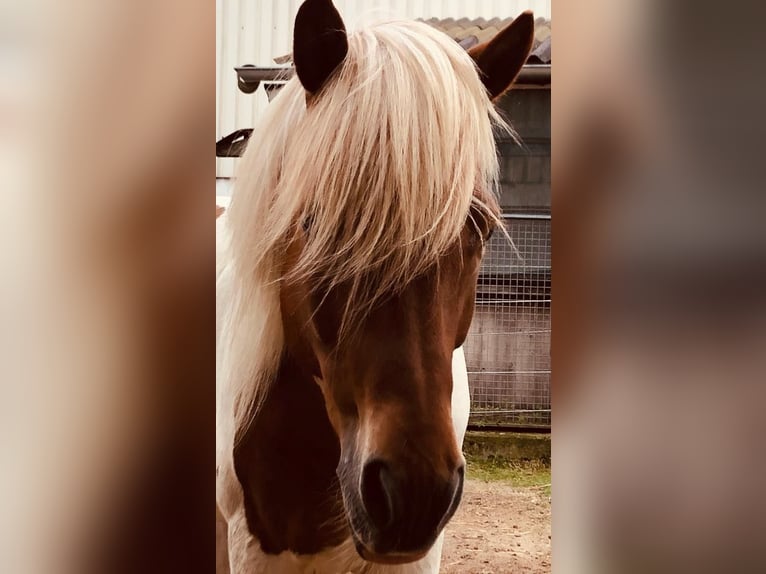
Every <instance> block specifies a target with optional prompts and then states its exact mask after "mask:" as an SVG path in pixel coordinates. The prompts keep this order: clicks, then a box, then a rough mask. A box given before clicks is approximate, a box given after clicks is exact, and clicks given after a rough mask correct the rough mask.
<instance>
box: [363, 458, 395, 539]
mask: <svg viewBox="0 0 766 574" xmlns="http://www.w3.org/2000/svg"><path fill="white" fill-rule="evenodd" d="M361 486H362V503H363V504H364V508H365V510H366V511H367V515H368V516H369V517H370V521H371V522H372V523H373V524H374V525H375V526H376V527H377V528H378V529H379V530H384V529H385V528H387V527H389V526H390V525H391V523H392V522H393V520H394V512H393V500H392V498H391V490H392V486H393V485H392V480H391V474H390V472H389V470H388V466H387V465H386V463H385V462H383V461H382V460H372V461H370V462H368V463H367V464H365V465H364V468H363V469H362V485H361Z"/></svg>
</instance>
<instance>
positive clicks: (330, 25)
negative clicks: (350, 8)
mask: <svg viewBox="0 0 766 574" xmlns="http://www.w3.org/2000/svg"><path fill="white" fill-rule="evenodd" d="M347 53H348V38H347V37H346V27H345V26H344V24H343V20H342V19H341V17H340V14H338V11H337V10H336V9H335V6H333V4H332V1H331V0H306V1H305V2H304V3H303V5H302V6H301V7H300V9H299V10H298V15H297V16H296V17H295V33H294V35H293V62H294V63H295V73H296V74H298V79H299V80H300V81H301V84H303V87H304V88H306V90H307V91H308V92H310V93H312V94H313V93H315V92H317V91H319V89H320V88H321V87H322V86H323V85H324V83H325V82H326V81H327V78H329V77H330V74H332V73H333V71H334V70H335V68H337V67H338V66H339V65H340V63H341V62H342V61H343V59H344V58H345V57H346V54H347Z"/></svg>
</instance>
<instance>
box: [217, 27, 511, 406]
mask: <svg viewBox="0 0 766 574" xmlns="http://www.w3.org/2000/svg"><path fill="white" fill-rule="evenodd" d="M348 40H349V50H348V54H347V56H346V59H345V60H344V62H343V63H342V65H341V66H340V67H339V69H338V70H336V71H335V72H334V73H333V75H332V77H331V78H330V80H329V81H328V82H327V83H326V85H325V86H323V88H322V89H321V90H320V92H319V93H317V94H314V95H313V96H311V97H310V98H307V97H306V92H305V90H304V89H303V87H302V86H301V84H300V82H299V80H298V78H297V77H294V78H293V79H291V80H290V81H288V82H287V84H286V85H285V87H284V88H283V89H282V90H281V92H280V93H279V94H278V96H277V97H276V98H275V99H274V100H273V102H272V103H271V104H270V106H269V109H268V111H267V114H266V116H265V117H264V118H263V120H262V121H261V123H260V124H259V125H258V126H257V127H256V128H255V130H254V132H253V134H252V136H251V139H250V145H249V146H248V149H247V151H246V153H245V155H244V156H243V158H242V159H241V160H240V166H239V172H238V178H237V185H236V192H235V193H234V195H233V198H232V202H231V205H230V208H229V210H228V212H227V215H228V218H229V222H228V223H229V228H230V232H231V233H230V240H231V243H230V245H229V248H230V257H231V259H232V266H233V273H234V274H235V275H236V276H237V284H239V285H244V286H246V285H247V284H248V282H251V283H252V282H257V281H266V280H268V281H275V282H279V281H282V280H285V279H291V280H308V279H309V278H311V279H312V280H319V281H322V282H323V283H324V284H326V285H336V284H340V283H347V284H350V285H351V293H352V297H351V298H350V304H349V307H348V309H347V311H348V313H349V314H351V313H353V312H354V311H355V310H356V311H359V310H362V311H363V310H366V309H369V308H370V307H371V306H372V305H374V304H375V303H376V302H377V301H379V300H380V299H381V298H383V297H385V296H386V295H387V294H390V293H393V292H395V291H397V290H399V289H401V288H403V287H404V286H405V285H407V284H408V283H409V282H410V281H411V280H412V279H414V278H415V277H416V276H418V275H419V274H421V273H423V272H424V271H425V270H426V269H428V268H429V267H430V266H432V265H434V264H435V263H436V262H438V260H439V259H440V258H441V257H442V256H443V255H444V254H445V253H446V252H447V251H448V249H449V248H450V247H451V246H452V245H453V244H454V243H455V241H457V240H458V238H459V236H460V233H461V231H462V229H463V227H464V225H465V224H466V221H467V218H468V213H469V208H470V207H471V204H472V203H473V204H475V205H477V206H479V207H480V208H481V209H483V210H484V211H485V212H486V213H487V215H488V216H489V217H490V218H497V204H496V200H495V195H494V193H495V191H496V187H497V173H498V160H497V152H496V148H495V143H494V134H493V130H495V129H501V130H508V129H509V128H508V126H507V125H506V124H505V123H504V122H503V120H502V119H501V118H500V117H499V115H498V114H497V112H496V111H495V109H494V107H493V105H492V103H491V102H490V100H489V98H488V96H487V94H486V90H485V88H484V86H483V84H482V82H481V80H480V78H479V76H478V74H477V71H476V68H475V65H474V63H473V61H472V60H471V58H470V56H469V55H468V54H467V53H466V52H465V51H464V50H463V49H462V47H460V46H459V45H458V44H457V43H456V42H454V41H453V40H451V39H450V38H448V37H447V36H446V35H444V34H443V33H442V32H439V31H437V30H435V29H433V28H432V27H430V26H428V25H427V24H424V23H418V22H387V23H382V24H378V25H375V26H371V27H368V28H364V29H361V30H359V31H357V32H354V33H352V34H350V35H349V39H348ZM477 190H479V191H480V193H478V194H477V193H476V191H477ZM480 198H481V199H480ZM297 233H304V234H305V238H304V241H305V247H304V248H303V250H302V252H301V255H300V257H299V259H298V261H297V263H296V264H295V265H294V266H293V267H292V269H290V270H282V271H278V272H276V273H275V269H277V270H281V268H282V264H281V262H282V261H283V259H284V257H283V256H284V251H285V246H286V245H287V243H288V242H289V241H290V240H291V238H292V237H294V234H297ZM371 277H373V278H374V280H369V278H371ZM365 278H367V279H365ZM263 287H264V286H263V285H261V286H260V287H253V289H256V288H257V289H260V290H262V289H263ZM242 288H243V289H246V287H242ZM240 295H241V297H240V299H241V300H242V302H250V301H252V299H253V297H252V294H251V296H247V294H246V293H241V294H240ZM274 305H278V300H277V301H273V302H272V306H274ZM267 327H268V326H265V325H263V326H260V327H251V330H252V329H254V331H260V332H262V333H263V332H268V328H267ZM233 336H236V335H233ZM270 356H271V360H272V362H273V360H275V359H274V357H275V355H274V354H273V353H271V355H270ZM267 367H268V368H267ZM273 368H274V365H270V366H268V365H260V366H258V365H251V366H250V368H249V369H248V371H250V373H251V374H252V372H253V371H255V372H258V371H262V370H264V369H265V370H268V369H272V370H273ZM253 392H256V391H253ZM249 399H250V400H249V401H248V400H246V401H245V403H246V404H248V403H253V402H257V400H256V399H255V398H254V397H250V398H249Z"/></svg>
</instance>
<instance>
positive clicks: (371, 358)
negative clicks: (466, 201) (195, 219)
mask: <svg viewBox="0 0 766 574" xmlns="http://www.w3.org/2000/svg"><path fill="white" fill-rule="evenodd" d="M472 216H473V218H474V220H476V221H477V222H479V225H478V226H477V225H474V224H473V222H472V221H470V220H469V221H467V223H466V225H465V227H464V229H463V231H462V235H461V237H460V238H459V240H458V241H457V242H456V243H455V244H454V246H453V247H452V249H451V250H450V251H449V252H448V253H446V254H445V255H444V256H443V258H442V260H441V261H440V262H439V264H438V265H437V266H434V267H433V268H431V269H429V271H427V272H426V273H425V274H423V275H422V276H420V277H418V278H417V279H415V280H414V281H412V282H411V283H410V284H409V285H407V286H406V288H405V289H404V290H402V291H401V292H400V293H397V294H395V295H393V296H391V297H390V298H388V299H387V300H385V301H384V302H382V303H380V304H379V305H378V306H376V307H375V308H374V309H373V310H372V311H371V312H370V313H368V314H366V315H365V316H363V317H362V318H361V319H360V321H359V322H358V324H356V325H354V327H353V330H352V331H351V332H350V334H349V335H347V336H343V337H340V326H341V321H342V318H343V314H344V312H345V309H346V304H347V301H348V291H349V288H348V286H345V285H340V286H338V287H337V288H334V289H332V290H330V291H329V292H326V291H323V290H322V289H321V288H320V289H316V288H315V289H313V290H312V289H309V288H307V287H306V286H304V285H300V284H297V283H295V284H285V285H284V286H283V288H282V308H283V315H284V321H285V331H286V335H287V341H288V347H289V349H290V351H291V353H293V354H295V355H296V356H298V357H300V358H301V359H302V360H303V362H304V363H306V364H309V365H312V366H311V369H312V371H313V374H314V376H315V379H316V381H317V383H318V384H319V386H320V388H321V389H322V392H323V394H324V397H325V406H326V408H327V413H328V416H329V419H330V421H331V423H332V425H333V427H334V429H335V431H336V433H337V435H338V438H339V441H340V446H341V456H340V460H339V462H338V467H337V474H338V477H339V480H340V484H341V490H342V493H343V500H344V502H345V507H346V512H347V516H348V520H349V523H350V526H351V530H352V534H353V536H354V539H355V542H356V544H357V549H358V551H359V553H360V554H361V556H362V557H363V558H365V559H367V560H372V561H376V562H385V563H395V562H410V561H413V560H416V559H418V558H419V557H421V556H422V555H424V554H425V553H426V552H427V551H428V550H429V548H430V547H431V545H432V544H433V543H434V541H435V540H436V537H437V536H438V534H439V532H440V531H441V529H442V527H443V526H444V524H445V523H446V522H447V521H448V520H449V518H450V517H451V516H452V514H453V513H454V511H455V509H456V507H457V504H458V502H459V500H460V495H461V491H462V485H463V473H464V464H465V463H464V460H463V456H462V454H461V452H460V449H459V447H458V445H457V443H456V439H455V432H454V428H453V424H452V417H451V398H452V353H453V351H454V350H455V348H457V347H459V346H460V345H462V344H463V341H464V340H465V337H466V335H467V333H468V328H469V325H470V323H471V318H472V315H473V305H474V296H475V288H476V279H477V276H478V272H479V265H480V261H481V256H482V251H483V244H484V242H485V240H486V238H487V236H488V234H489V228H488V225H487V223H486V219H485V218H483V217H481V216H479V215H478V214H476V213H474V214H472ZM306 233H310V230H308V231H306ZM300 249H301V240H300V238H299V239H297V240H296V241H295V242H293V244H292V245H291V247H290V249H289V254H290V256H289V257H288V259H289V260H292V261H294V260H295V259H296V258H297V255H298V254H299V253H300Z"/></svg>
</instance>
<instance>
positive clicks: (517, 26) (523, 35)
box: [468, 10, 535, 100]
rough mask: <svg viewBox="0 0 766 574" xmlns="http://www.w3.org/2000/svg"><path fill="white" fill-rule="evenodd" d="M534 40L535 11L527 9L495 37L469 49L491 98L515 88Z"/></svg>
mask: <svg viewBox="0 0 766 574" xmlns="http://www.w3.org/2000/svg"><path fill="white" fill-rule="evenodd" d="M534 39H535V18H534V16H533V15H532V11H531V10H526V11H524V12H522V13H521V14H520V15H519V16H518V17H517V18H516V19H515V20H514V21H513V22H511V23H510V24H509V25H508V26H507V27H506V28H504V29H503V30H501V31H500V32H498V33H497V35H496V36H495V37H494V38H492V39H491V40H489V41H488V42H484V43H483V44H479V45H478V46H474V47H473V48H471V49H470V50H468V53H469V54H470V56H471V57H472V58H473V59H474V61H475V62H476V65H477V66H478V68H479V71H480V73H481V76H482V81H483V82H484V85H485V86H486V88H487V91H488V92H489V97H490V99H492V100H496V99H497V98H499V97H500V96H502V95H503V94H504V93H505V92H506V91H507V90H508V88H510V87H511V84H512V83H513V80H515V79H516V76H517V75H518V74H519V72H520V71H521V68H522V66H523V65H524V64H525V63H526V61H527V58H528V57H529V52H530V51H531V50H532V43H533V42H534Z"/></svg>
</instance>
